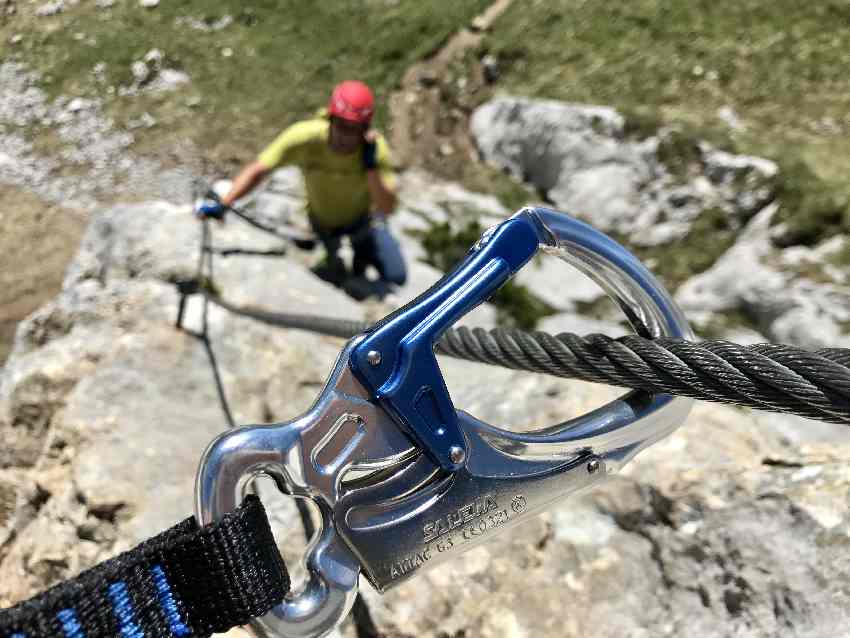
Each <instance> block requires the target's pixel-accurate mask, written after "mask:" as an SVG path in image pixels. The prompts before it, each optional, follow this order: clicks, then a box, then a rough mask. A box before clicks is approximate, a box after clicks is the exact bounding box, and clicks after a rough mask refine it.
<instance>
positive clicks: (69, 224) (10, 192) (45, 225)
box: [0, 186, 85, 365]
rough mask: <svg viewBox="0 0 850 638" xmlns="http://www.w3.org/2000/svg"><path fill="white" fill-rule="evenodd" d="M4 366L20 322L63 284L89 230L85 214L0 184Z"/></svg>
mask: <svg viewBox="0 0 850 638" xmlns="http://www.w3.org/2000/svg"><path fill="white" fill-rule="evenodd" d="M0 222H2V226H0V228H2V230H0V365H2V363H3V361H5V359H6V356H7V355H8V353H9V349H10V347H11V345H12V340H13V338H14V335H15V327H16V326H17V325H18V322H19V321H20V320H21V319H23V318H24V317H26V316H27V315H29V314H30V313H31V312H33V311H34V310H35V309H36V308H38V307H39V306H40V305H41V304H43V303H44V302H45V301H47V300H48V299H50V298H52V297H54V296H55V295H56V294H57V293H58V292H59V289H60V288H61V285H62V277H63V275H64V273H65V268H66V266H67V265H68V262H69V261H70V260H71V258H72V257H73V256H74V253H75V252H76V250H77V246H78V244H79V241H80V237H81V236H82V233H83V230H84V229H85V220H84V216H83V214H82V213H81V212H79V211H76V210H71V209H68V208H64V207H62V206H58V205H55V204H54V205H51V204H49V203H47V202H45V201H44V200H42V199H40V198H38V197H36V196H34V195H32V194H31V193H28V192H26V191H24V190H22V189H19V188H13V187H8V186H0Z"/></svg>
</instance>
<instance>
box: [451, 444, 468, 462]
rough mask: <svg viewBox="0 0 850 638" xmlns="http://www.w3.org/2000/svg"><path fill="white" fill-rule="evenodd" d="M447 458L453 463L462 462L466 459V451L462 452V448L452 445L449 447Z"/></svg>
mask: <svg viewBox="0 0 850 638" xmlns="http://www.w3.org/2000/svg"><path fill="white" fill-rule="evenodd" d="M449 458H450V459H451V461H452V463H454V464H455V465H460V464H461V463H463V462H464V460H466V452H464V451H463V449H462V448H460V447H458V446H457V445H453V446H452V447H451V448H450V449H449Z"/></svg>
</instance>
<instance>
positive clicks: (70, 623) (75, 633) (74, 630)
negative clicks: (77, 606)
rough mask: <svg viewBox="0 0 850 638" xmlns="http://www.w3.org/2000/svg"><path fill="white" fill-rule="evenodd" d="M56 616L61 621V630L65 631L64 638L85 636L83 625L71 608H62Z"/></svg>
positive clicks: (83, 637) (81, 637)
mask: <svg viewBox="0 0 850 638" xmlns="http://www.w3.org/2000/svg"><path fill="white" fill-rule="evenodd" d="M56 617H57V618H58V619H59V622H61V623H62V631H64V632H65V638H85V635H86V634H85V633H83V627H82V625H80V621H79V620H77V614H76V613H75V612H74V610H73V609H63V610H61V611H60V612H59V613H58V614H56Z"/></svg>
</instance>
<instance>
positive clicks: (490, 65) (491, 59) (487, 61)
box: [481, 53, 500, 84]
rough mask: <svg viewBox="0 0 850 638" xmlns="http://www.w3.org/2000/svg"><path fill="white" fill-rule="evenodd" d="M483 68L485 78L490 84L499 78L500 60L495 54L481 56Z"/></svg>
mask: <svg viewBox="0 0 850 638" xmlns="http://www.w3.org/2000/svg"><path fill="white" fill-rule="evenodd" d="M481 68H482V70H483V72H484V80H485V81H486V82H487V83H488V84H493V82H495V81H496V80H498V79H499V73H500V70H499V60H498V59H497V58H496V56H495V55H492V54H490V53H488V54H487V55H485V56H484V57H483V58H481Z"/></svg>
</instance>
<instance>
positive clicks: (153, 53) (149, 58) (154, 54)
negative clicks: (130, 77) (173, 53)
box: [142, 49, 164, 68]
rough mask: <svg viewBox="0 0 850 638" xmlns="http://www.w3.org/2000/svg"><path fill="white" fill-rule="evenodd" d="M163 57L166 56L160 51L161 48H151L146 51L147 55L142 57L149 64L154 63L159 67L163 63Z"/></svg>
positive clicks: (153, 64)
mask: <svg viewBox="0 0 850 638" xmlns="http://www.w3.org/2000/svg"><path fill="white" fill-rule="evenodd" d="M163 57H164V56H163V54H162V51H160V50H159V49H151V50H150V51H148V52H147V53H145V57H144V58H142V59H143V60H144V61H145V62H146V63H147V64H150V65H152V66H154V67H156V68H159V66H160V65H161V64H162V59H163Z"/></svg>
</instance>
